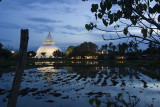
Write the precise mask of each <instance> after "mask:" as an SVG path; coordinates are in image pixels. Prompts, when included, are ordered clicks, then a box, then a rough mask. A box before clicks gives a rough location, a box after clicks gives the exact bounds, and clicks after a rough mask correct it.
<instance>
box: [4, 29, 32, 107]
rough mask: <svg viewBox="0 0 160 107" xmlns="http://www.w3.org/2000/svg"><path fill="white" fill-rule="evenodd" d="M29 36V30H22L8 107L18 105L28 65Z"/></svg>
mask: <svg viewBox="0 0 160 107" xmlns="http://www.w3.org/2000/svg"><path fill="white" fill-rule="evenodd" d="M28 34H29V33H28V29H21V39H20V47H19V56H18V62H17V67H16V72H15V76H14V80H13V83H12V90H11V94H10V97H9V101H8V105H7V107H16V104H17V99H18V94H19V89H20V85H21V81H22V76H23V72H24V65H25V63H26V56H27V46H28V39H29V36H28Z"/></svg>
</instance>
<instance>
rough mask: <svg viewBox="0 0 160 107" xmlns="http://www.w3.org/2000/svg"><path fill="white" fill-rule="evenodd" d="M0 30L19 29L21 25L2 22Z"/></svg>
mask: <svg viewBox="0 0 160 107" xmlns="http://www.w3.org/2000/svg"><path fill="white" fill-rule="evenodd" d="M0 23H1V24H0V28H2V29H18V28H19V25H16V24H14V23H9V22H0Z"/></svg>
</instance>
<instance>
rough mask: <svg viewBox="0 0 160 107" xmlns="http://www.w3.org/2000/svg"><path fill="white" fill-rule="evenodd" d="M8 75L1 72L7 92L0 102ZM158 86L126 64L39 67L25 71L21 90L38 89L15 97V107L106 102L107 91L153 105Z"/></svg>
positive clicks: (84, 104)
mask: <svg viewBox="0 0 160 107" xmlns="http://www.w3.org/2000/svg"><path fill="white" fill-rule="evenodd" d="M78 63H79V62H78ZM11 78H13V74H9V73H4V74H3V75H2V76H1V78H0V84H1V87H3V88H4V89H5V91H4V92H6V94H1V95H0V101H3V98H6V96H7V94H8V89H9V88H8V86H7V85H8V83H9V85H11V81H12V79H11ZM159 86H160V83H159V81H157V80H155V79H152V78H150V77H148V76H146V75H144V74H142V73H140V72H139V71H138V70H134V69H132V68H128V67H111V66H95V67H93V66H92V67H88V66H67V67H60V66H50V67H40V68H37V69H29V70H26V71H25V74H24V77H23V82H22V87H21V90H22V89H27V87H28V88H29V89H30V90H35V89H37V91H30V90H28V91H27V92H28V94H27V95H25V96H22V97H20V99H19V100H18V101H19V102H18V106H19V107H20V106H24V107H28V106H46V107H50V106H53V105H54V106H62V107H65V106H76V107H81V106H83V107H88V106H90V105H89V102H88V101H89V99H90V98H93V97H97V98H99V99H101V100H102V101H106V93H110V94H111V95H112V96H113V97H111V99H112V100H114V96H116V95H117V94H118V93H123V95H124V98H125V100H128V97H127V95H126V92H129V93H130V95H132V96H136V97H138V98H140V102H139V103H138V106H144V105H150V104H152V103H153V105H154V106H158V104H159V100H158V99H160V92H159V90H160V88H159ZM2 92H3V91H2ZM97 93H99V94H97ZM84 99H85V100H84ZM153 99H154V100H153ZM26 100H27V102H26ZM48 100H54V102H53V103H49V102H45V101H48ZM33 102H36V103H33ZM6 104H7V102H1V103H0V106H1V107H3V106H6ZM22 104H23V105H22ZM77 104H79V105H77ZM102 106H105V105H102Z"/></svg>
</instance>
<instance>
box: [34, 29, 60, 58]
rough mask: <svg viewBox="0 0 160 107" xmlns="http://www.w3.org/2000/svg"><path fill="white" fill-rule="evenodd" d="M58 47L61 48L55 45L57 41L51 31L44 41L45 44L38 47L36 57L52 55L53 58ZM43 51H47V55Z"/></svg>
mask: <svg viewBox="0 0 160 107" xmlns="http://www.w3.org/2000/svg"><path fill="white" fill-rule="evenodd" d="M58 49H59V48H58V47H57V46H55V42H54V41H53V39H52V36H51V34H50V32H49V34H48V36H47V38H46V40H45V41H44V42H43V45H42V46H40V47H39V48H38V50H37V52H36V56H35V57H36V58H50V57H52V58H53V57H54V56H53V52H54V51H56V50H58ZM59 50H60V49H59ZM42 53H45V55H44V56H43V55H42Z"/></svg>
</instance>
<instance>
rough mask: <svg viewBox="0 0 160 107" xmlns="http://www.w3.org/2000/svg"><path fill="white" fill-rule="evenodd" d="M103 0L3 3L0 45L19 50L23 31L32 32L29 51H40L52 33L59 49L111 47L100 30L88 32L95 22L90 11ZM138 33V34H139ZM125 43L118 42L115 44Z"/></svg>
mask: <svg viewBox="0 0 160 107" xmlns="http://www.w3.org/2000/svg"><path fill="white" fill-rule="evenodd" d="M97 2H99V0H89V1H87V2H82V1H81V0H2V2H1V3H0V10H1V11H0V42H2V43H3V44H4V46H5V47H8V48H12V49H18V48H19V39H20V29H26V28H27V29H29V36H30V38H29V46H28V50H34V51H36V50H37V49H38V47H39V46H41V45H42V43H43V42H44V40H45V38H46V36H47V35H48V32H51V35H52V37H53V39H54V41H55V42H56V45H57V46H58V47H60V48H61V50H65V49H66V48H67V47H68V46H70V45H75V46H76V45H78V44H80V43H82V42H84V41H90V42H94V43H96V44H97V45H99V46H101V45H102V44H106V43H107V44H108V43H109V42H106V41H104V40H103V39H102V37H101V35H111V34H106V33H105V32H101V31H98V30H93V31H89V32H88V31H87V30H86V29H85V27H84V26H85V24H87V23H90V22H95V23H97V24H99V25H102V24H101V22H100V21H99V20H98V21H96V20H95V17H94V14H92V13H91V11H90V8H91V4H92V3H97ZM135 32H137V31H136V30H135ZM118 42H123V41H114V43H115V44H117V43H118Z"/></svg>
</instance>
